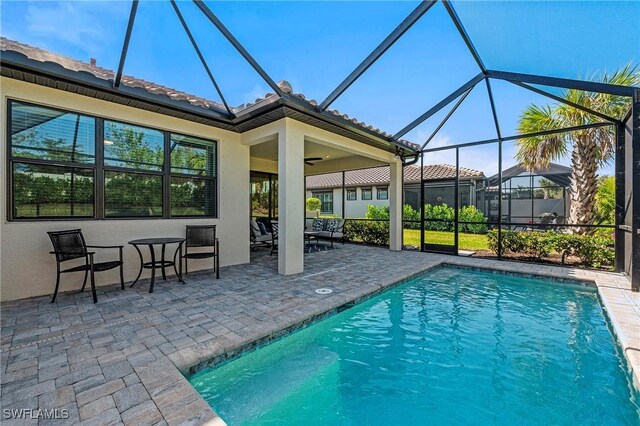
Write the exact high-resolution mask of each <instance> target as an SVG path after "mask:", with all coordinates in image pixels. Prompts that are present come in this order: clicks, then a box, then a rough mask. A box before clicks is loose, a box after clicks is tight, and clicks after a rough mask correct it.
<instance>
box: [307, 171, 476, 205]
mask: <svg viewBox="0 0 640 426" xmlns="http://www.w3.org/2000/svg"><path fill="white" fill-rule="evenodd" d="M420 177H421V176H420V166H418V165H413V166H407V167H405V168H404V204H409V205H410V206H411V207H413V208H414V209H416V210H419V209H420ZM422 177H423V179H424V181H425V203H426V204H432V205H440V204H447V205H449V206H453V205H454V202H455V196H454V190H455V178H456V167H455V166H453V165H450V164H435V165H427V166H424V168H423V176H422ZM459 180H460V186H459V188H460V207H463V206H468V205H474V204H475V203H476V200H475V197H476V192H477V191H476V189H477V188H478V187H479V186H480V187H482V184H483V182H484V181H485V176H484V174H483V173H482V172H481V171H478V170H472V169H467V168H463V167H461V168H460V176H459ZM306 186H307V194H306V195H307V198H309V197H315V198H318V199H320V201H321V202H322V208H321V210H320V213H321V214H323V215H332V216H342V215H343V212H344V217H364V216H365V214H366V212H367V207H368V206H369V205H374V206H388V205H389V193H388V188H389V167H375V168H368V169H361V170H351V171H346V172H344V185H343V182H342V173H341V172H340V173H327V174H321V175H311V176H307V178H306ZM343 188H344V190H345V194H344V210H343V195H342V189H343Z"/></svg>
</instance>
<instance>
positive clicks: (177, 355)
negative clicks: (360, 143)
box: [0, 244, 640, 425]
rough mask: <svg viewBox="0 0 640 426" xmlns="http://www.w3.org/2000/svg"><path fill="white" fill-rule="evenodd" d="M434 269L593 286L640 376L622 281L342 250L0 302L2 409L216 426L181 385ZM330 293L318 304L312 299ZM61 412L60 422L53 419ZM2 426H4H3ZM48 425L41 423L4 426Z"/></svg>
mask: <svg viewBox="0 0 640 426" xmlns="http://www.w3.org/2000/svg"><path fill="white" fill-rule="evenodd" d="M441 263H449V264H458V265H465V266H475V267H488V268H493V269H501V270H506V271H514V272H519V273H531V274H539V275H550V276H556V277H561V278H575V279H586V280H591V281H594V282H597V284H598V286H599V291H600V294H601V297H602V299H603V303H604V305H605V307H606V309H607V312H608V314H609V316H610V318H611V320H612V322H613V324H614V326H615V328H616V333H617V335H618V338H619V340H620V342H621V345H622V347H623V348H624V350H625V354H626V355H627V357H628V359H629V361H630V364H631V365H632V366H634V367H635V372H636V378H637V377H638V376H637V374H638V372H640V294H638V293H632V292H631V291H630V283H629V281H628V279H627V278H626V277H624V276H622V275H618V274H612V273H604V272H593V271H583V270H575V269H570V268H559V267H553V266H540V265H533V264H522V263H514V262H498V261H492V260H483V259H474V258H466V257H453V256H445V255H436V254H428V253H419V252H406V251H405V252H391V251H389V250H386V249H382V248H374V247H365V246H355V245H348V244H347V245H341V246H339V247H338V248H337V249H335V250H332V251H326V252H316V253H310V254H306V255H305V272H304V273H303V274H298V275H294V276H287V277H284V276H280V275H277V273H276V270H277V258H276V256H273V257H270V256H268V253H265V252H256V253H254V254H253V255H252V262H251V263H250V264H247V265H237V266H231V267H226V268H223V269H222V272H221V275H220V279H219V280H215V279H213V277H212V275H211V274H210V273H195V274H190V275H187V276H185V280H186V282H187V284H186V285H181V284H179V283H177V281H176V280H175V279H170V280H169V281H168V282H164V281H157V282H156V288H155V291H154V293H153V294H149V293H147V289H148V282H144V281H143V282H141V283H140V284H138V285H137V286H136V287H135V288H133V289H129V288H128V287H127V289H126V290H124V291H121V290H120V289H119V288H118V286H108V287H100V288H99V294H98V297H99V302H98V304H96V305H94V304H93V303H92V302H91V298H90V297H89V295H88V294H87V293H85V294H77V293H66V294H61V295H59V296H58V299H57V301H56V303H54V304H51V303H49V298H48V297H38V298H32V299H25V300H20V301H15V302H5V303H2V317H1V325H2V333H1V349H2V352H1V353H0V356H1V368H2V370H1V371H0V373H1V377H0V381H1V383H2V394H1V398H0V402H1V403H2V408H3V409H34V410H36V409H40V410H54V409H64V410H66V411H65V413H67V416H68V418H66V419H64V420H60V421H56V423H55V424H61V425H62V424H66V423H69V424H72V423H73V424H75V423H82V424H101V425H102V424H136V425H140V424H170V425H173V424H224V422H223V421H222V420H221V419H220V418H219V417H217V416H216V414H215V413H214V412H213V411H212V410H211V408H210V407H209V406H208V405H207V404H206V402H205V401H204V400H203V399H202V398H201V397H200V396H199V395H198V394H197V393H196V392H195V390H194V389H193V388H192V387H191V385H190V384H189V383H188V381H187V379H186V378H185V375H188V374H189V373H190V372H192V371H195V370H196V369H198V368H202V367H205V366H206V365H208V364H209V363H210V362H211V361H210V360H212V359H213V360H214V361H215V360H220V359H224V358H226V357H230V356H233V355H234V354H237V353H240V352H242V351H244V350H246V349H248V348H251V347H253V346H255V345H256V342H258V343H261V342H266V341H268V340H270V339H272V338H274V337H277V336H278V335H281V334H282V333H285V332H287V331H288V330H289V329H291V328H293V327H298V326H300V324H303V323H308V322H309V321H312V320H314V319H317V318H320V317H322V316H324V315H328V314H330V313H332V312H334V311H335V309H336V308H338V307H339V306H342V305H344V304H345V303H349V302H352V301H354V300H358V299H361V298H363V297H366V296H367V295H370V294H371V293H373V292H377V291H381V290H382V289H384V288H386V287H388V286H390V285H392V284H394V283H396V282H398V281H400V280H403V279H406V278H407V277H410V276H413V275H415V274H417V273H420V272H422V271H424V270H426V269H429V268H431V267H434V266H437V265H438V264H441ZM320 287H329V288H331V289H332V290H333V293H331V294H328V295H320V294H317V293H315V291H314V290H315V289H317V288H320ZM60 413H61V412H60ZM5 422H6V424H10V423H12V421H6V420H4V419H3V424H4V423H5ZM15 422H16V423H20V424H37V423H41V424H45V423H46V424H48V423H50V422H51V421H50V420H47V419H29V420H20V421H17V420H16V421H15Z"/></svg>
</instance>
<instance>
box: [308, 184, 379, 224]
mask: <svg viewBox="0 0 640 426" xmlns="http://www.w3.org/2000/svg"><path fill="white" fill-rule="evenodd" d="M376 188H377V187H375V186H373V187H371V189H372V193H373V195H372V199H371V200H363V199H362V188H360V187H358V188H356V199H355V200H346V198H345V208H346V213H345V217H365V215H366V213H367V208H368V207H369V205H370V204H371V205H374V206H377V207H382V206H384V207H389V200H388V199H386V200H378V199H377V196H378V191H377V189H376ZM379 188H388V186H387V185H385V186H381V187H379ZM347 189H349V188H347ZM326 191H333V215H334V216H342V188H333V189H310V190H307V195H306V197H307V198H309V197H311V196H312V194H313V193H314V192H326Z"/></svg>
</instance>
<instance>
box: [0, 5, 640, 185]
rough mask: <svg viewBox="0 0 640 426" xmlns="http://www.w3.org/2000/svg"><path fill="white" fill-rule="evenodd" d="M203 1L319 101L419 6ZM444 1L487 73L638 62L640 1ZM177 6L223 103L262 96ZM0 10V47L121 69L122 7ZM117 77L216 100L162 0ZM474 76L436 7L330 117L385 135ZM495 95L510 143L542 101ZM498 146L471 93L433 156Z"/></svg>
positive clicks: (588, 72) (481, 164) (595, 70)
mask: <svg viewBox="0 0 640 426" xmlns="http://www.w3.org/2000/svg"><path fill="white" fill-rule="evenodd" d="M206 3H207V5H208V6H209V7H210V8H211V9H212V10H213V12H214V13H215V14H216V15H217V16H218V17H219V18H220V19H221V20H222V22H223V23H224V24H225V25H226V26H227V28H229V29H230V30H231V32H232V33H233V34H234V35H235V37H236V38H237V39H238V40H239V41H240V42H241V43H242V44H243V45H244V46H245V48H246V49H247V50H248V51H249V52H250V53H251V55H252V56H253V57H254V58H255V59H256V60H257V61H258V62H259V63H260V65H261V66H262V67H263V68H264V69H265V70H266V71H267V73H268V74H269V75H270V76H271V78H272V79H274V80H275V81H280V80H287V81H289V82H290V83H291V85H292V86H293V89H294V91H295V92H299V93H303V94H304V95H305V96H306V97H307V98H311V99H316V100H318V101H322V100H323V99H324V98H325V97H326V96H327V95H328V94H329V93H330V92H331V91H332V90H333V89H334V88H335V87H336V86H337V85H338V84H339V83H340V82H341V81H342V80H343V79H344V78H345V77H346V76H347V75H348V74H349V73H350V72H351V71H352V70H353V69H354V68H355V67H356V66H357V65H358V64H359V63H360V62H361V61H362V60H363V59H364V58H365V57H366V56H367V55H368V54H369V52H371V51H372V50H373V49H374V48H375V47H376V46H377V45H378V44H379V43H380V42H381V41H382V40H383V39H384V38H385V37H386V36H387V35H388V34H389V33H390V32H391V31H392V30H393V29H394V28H395V27H396V26H397V25H398V23H400V22H401V21H402V19H404V18H405V17H406V15H407V14H409V13H410V12H411V11H412V10H413V8H415V6H416V5H417V2H416V1H395V2H384V1H375V2H370V1H356V2H329V1H322V2H311V1H304V2H292V1H291V2H267V1H262V2H230V1H218V2H213V1H207V2H206ZM452 3H453V5H454V8H455V9H456V11H457V13H458V15H459V17H460V19H461V21H462V22H463V24H464V25H465V27H466V30H467V32H468V34H469V35H470V37H471V39H472V40H473V43H474V45H475V47H476V49H477V50H478V53H479V55H480V57H481V58H482V60H483V62H484V63H485V65H486V66H487V67H488V68H490V69H496V70H502V71H514V72H524V73H532V74H542V75H550V76H556V77H566V78H591V77H593V76H597V75H598V74H600V73H603V72H612V71H613V70H615V69H617V68H619V67H621V66H624V65H625V64H627V63H632V64H638V63H640V32H638V31H637V26H636V22H635V21H637V17H638V16H640V2H639V1H569V2H559V1H553V2H552V1H499V2H496V1H460V0H458V1H456V0H454V1H453V2H452ZM178 5H179V8H180V10H181V12H182V13H183V15H184V17H185V19H186V21H187V23H188V24H189V27H190V28H191V31H192V32H193V34H194V36H195V38H196V40H197V42H198V44H199V46H200V48H201V50H202V52H203V54H204V56H205V58H206V60H207V62H208V64H209V66H210V68H211V70H212V72H213V74H214V76H215V77H216V79H217V81H218V83H219V84H220V86H221V89H222V92H223V94H224V96H225V97H226V99H227V101H228V102H229V103H230V104H231V105H240V104H242V103H245V102H253V101H255V99H256V98H258V97H261V96H264V94H265V93H267V92H269V87H268V85H267V84H266V83H265V82H264V81H263V80H262V79H261V78H260V77H259V76H258V75H257V74H256V73H255V72H254V71H253V70H252V69H251V67H250V66H249V65H248V64H247V63H246V62H245V61H244V60H243V59H242V57H241V56H240V55H239V54H238V53H237V52H236V51H235V50H234V49H233V47H232V46H231V45H230V44H229V43H228V42H227V41H226V40H225V39H224V38H223V37H222V36H221V35H220V33H219V32H218V31H217V30H216V29H215V28H214V27H213V26H212V25H211V23H209V22H208V21H207V20H206V18H205V17H204V16H203V15H202V14H201V13H200V11H199V10H198V9H197V7H196V6H195V5H194V4H193V3H192V2H190V1H179V2H178ZM0 7H1V12H2V13H1V21H0V23H1V27H0V33H1V34H2V36H4V37H7V38H10V39H14V40H18V41H21V42H25V43H28V44H32V45H34V46H38V47H41V48H44V49H48V50H51V51H54V52H56V53H60V54H63V55H65V56H70V57H73V58H76V59H80V60H84V61H88V60H89V58H95V59H96V60H97V63H98V65H99V66H102V67H105V68H109V69H116V68H117V64H118V60H119V56H120V51H121V48H122V43H123V39H124V33H125V28H126V24H127V20H128V16H129V10H130V7H131V3H130V2H129V1H6V0H3V1H2V3H1V4H0ZM124 72H125V74H128V75H133V76H136V77H139V78H143V79H146V80H149V81H153V82H156V83H160V84H164V85H167V86H169V87H173V88H176V89H179V90H183V91H186V92H188V93H193V94H196V95H199V96H203V97H206V98H209V99H212V100H219V99H218V96H217V94H216V92H215V90H214V88H213V86H212V84H211V82H210V81H209V80H208V77H207V75H206V73H205V71H204V68H203V67H202V64H201V63H200V62H199V60H198V57H197V56H196V54H195V51H194V50H193V48H192V47H191V45H190V43H189V40H188V38H187V36H186V35H185V32H184V30H183V29H182V27H181V26H180V23H179V21H178V19H177V17H176V16H175V14H174V12H173V9H172V8H171V5H170V4H169V2H168V1H164V0H147V1H145V0H142V1H141V2H140V6H139V8H138V14H137V17H136V21H135V25H134V30H133V34H132V38H131V44H130V47H129V53H128V56H127V60H126V64H125V68H124ZM478 72H479V69H478V67H477V65H476V64H475V62H474V60H473V58H472V56H471V55H470V53H469V51H468V50H467V48H466V46H465V44H464V43H463V41H462V39H461V38H460V36H459V34H458V33H457V30H456V28H455V26H454V25H453V23H452V21H451V19H450V18H449V16H448V15H447V13H446V11H445V9H444V7H443V6H442V4H441V3H437V4H436V5H435V6H434V7H432V8H431V9H430V10H429V11H428V12H427V13H426V14H425V15H424V16H423V17H422V18H421V19H420V21H418V22H417V23H416V24H415V25H414V26H413V27H412V28H411V29H410V30H409V31H408V32H407V33H406V34H405V35H404V36H403V37H402V38H401V39H400V40H399V41H398V42H397V43H396V44H395V45H394V46H393V47H392V48H391V49H389V50H388V51H387V52H386V53H385V55H384V56H383V57H382V58H381V59H380V60H379V61H378V62H376V63H375V64H374V65H373V66H372V67H371V68H370V69H369V70H368V71H367V72H366V73H365V74H364V75H363V76H362V77H361V78H360V79H359V80H358V81H357V82H356V83H355V84H353V85H352V86H351V87H350V88H349V89H348V90H347V91H346V92H345V93H344V94H343V95H342V96H341V97H340V98H338V100H337V101H336V102H335V103H334V104H333V105H332V106H331V107H330V108H336V109H338V110H340V111H341V112H343V113H346V114H348V115H350V116H352V117H356V118H358V119H359V120H362V121H365V122H366V123H368V124H371V125H374V126H376V127H379V128H380V129H382V130H385V131H387V132H389V133H392V134H393V133H395V132H397V131H398V130H400V129H401V128H403V127H404V126H405V125H406V124H408V123H410V122H411V121H412V120H413V119H415V118H416V117H418V116H419V115H420V114H422V113H424V112H425V111H426V110H427V109H429V108H430V107H431V106H433V105H434V104H436V103H437V102H439V101H440V100H441V99H442V98H444V97H445V96H447V95H448V94H449V93H451V92H452V91H453V90H455V89H456V88H458V87H459V86H461V85H462V84H463V83H465V82H466V81H467V80H469V79H470V78H472V77H473V76H475V75H476V74H477V73H478ZM546 89H549V90H551V91H553V92H554V93H556V94H558V93H559V92H558V91H557V90H556V89H550V88H546ZM492 90H493V93H494V98H495V102H496V109H497V113H498V118H499V121H500V128H501V131H502V134H503V135H513V134H516V133H517V132H516V128H517V123H518V118H519V116H520V114H521V112H522V111H523V109H524V108H526V106H528V105H529V104H531V103H536V104H538V105H545V104H548V103H549V100H547V99H545V98H543V97H541V96H539V95H536V94H533V93H529V92H528V91H526V90H525V89H522V88H519V87H516V86H514V85H511V84H510V83H506V82H500V81H493V82H492ZM452 105H453V104H452ZM452 105H450V106H452ZM447 112H448V108H445V109H444V110H443V111H442V112H440V113H439V114H436V115H435V116H433V117H431V119H429V120H428V121H427V122H425V123H423V124H422V125H421V126H418V127H417V128H416V129H414V130H413V131H412V132H410V133H408V134H407V135H406V138H407V139H408V140H410V141H412V142H415V143H420V144H422V143H423V142H424V141H425V140H426V139H427V138H428V137H429V135H430V134H431V132H432V131H433V130H434V129H435V127H436V126H437V124H438V123H439V121H440V120H441V119H442V118H443V117H444V115H445V114H446V113H447ZM495 137H496V130H495V126H494V122H493V117H492V115H491V111H490V106H489V99H488V96H487V90H486V87H485V86H484V84H479V85H478V86H476V88H475V89H474V90H473V91H472V92H471V94H470V95H469V96H468V97H467V99H466V100H465V102H464V103H463V104H462V106H461V107H460V108H459V109H458V110H457V111H456V113H455V114H454V115H453V116H452V117H451V119H450V120H449V121H448V122H447V124H446V125H445V126H444V127H443V128H442V129H441V131H440V132H438V134H437V136H436V137H435V138H434V139H433V140H432V142H431V143H430V144H429V146H430V147H432V146H433V147H436V146H446V145H451V144H457V143H464V142H471V141H476V140H483V139H490V138H495ZM515 150H516V147H515V145H514V144H505V153H504V158H505V163H504V167H505V168H506V167H508V166H510V165H512V164H513V163H515V161H514V160H513V154H514V153H515ZM450 157H451V156H450V155H449V154H447V153H440V154H435V153H434V154H431V155H429V156H427V162H429V163H439V162H451V161H450V160H451V158H450ZM568 161H569V160H568V159H565V160H563V161H560V162H561V163H565V164H566V163H568ZM460 164H461V166H464V167H469V168H474V169H477V170H481V171H484V172H485V174H487V175H490V174H493V173H491V172H492V170H497V156H496V155H495V149H494V148H491V147H488V148H485V149H473V150H472V149H467V150H463V151H462V152H461V163H460ZM611 169H612V167H611V165H609V166H607V167H605V168H604V169H603V170H602V171H601V174H610V173H611Z"/></svg>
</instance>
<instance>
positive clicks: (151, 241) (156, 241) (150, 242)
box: [129, 237, 185, 293]
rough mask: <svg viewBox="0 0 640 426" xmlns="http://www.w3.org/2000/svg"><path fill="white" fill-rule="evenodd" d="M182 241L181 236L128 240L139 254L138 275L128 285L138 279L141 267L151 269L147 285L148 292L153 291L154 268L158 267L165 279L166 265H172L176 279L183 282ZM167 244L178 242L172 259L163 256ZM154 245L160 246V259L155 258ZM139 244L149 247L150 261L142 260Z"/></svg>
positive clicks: (134, 283)
mask: <svg viewBox="0 0 640 426" xmlns="http://www.w3.org/2000/svg"><path fill="white" fill-rule="evenodd" d="M184 241H185V239H184V238H182V237H161V238H141V239H138V240H131V241H129V244H131V245H132V246H133V247H135V249H136V251H137V252H138V255H139V256H140V271H139V272H138V276H137V277H136V279H135V280H134V281H133V283H132V284H131V285H130V286H129V287H133V286H134V285H136V283H137V282H138V280H139V279H140V275H142V270H143V269H151V284H150V285H149V293H153V286H154V284H155V281H156V269H157V268H160V269H161V270H162V279H164V280H166V279H167V273H166V271H165V268H166V267H167V266H173V270H174V271H175V272H176V276H177V277H178V281H180V282H181V283H182V284H184V281H183V280H182V244H183V243H184ZM167 244H178V247H177V248H176V252H175V254H174V255H173V260H172V261H171V260H165V258H164V255H165V251H166V247H167ZM155 245H161V246H162V251H161V256H160V260H156V253H155V249H154V246H155ZM139 246H148V247H149V253H151V261H150V262H145V261H144V257H143V256H142V251H141V250H140V247H139ZM176 254H179V257H178V266H176Z"/></svg>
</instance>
